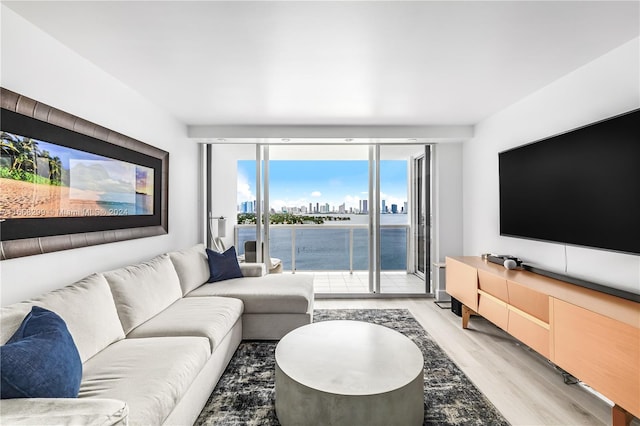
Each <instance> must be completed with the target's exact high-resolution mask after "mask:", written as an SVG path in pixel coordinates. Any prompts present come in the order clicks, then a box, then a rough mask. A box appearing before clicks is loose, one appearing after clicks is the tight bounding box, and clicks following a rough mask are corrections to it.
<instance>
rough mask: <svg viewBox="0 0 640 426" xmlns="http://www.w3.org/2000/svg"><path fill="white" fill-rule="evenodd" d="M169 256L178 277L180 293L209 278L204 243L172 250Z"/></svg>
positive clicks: (186, 291) (195, 286) (196, 286)
mask: <svg viewBox="0 0 640 426" xmlns="http://www.w3.org/2000/svg"><path fill="white" fill-rule="evenodd" d="M169 257H170V258H171V262H173V266H174V267H175V268H176V272H177V274H178V278H180V287H181V288H182V294H187V293H189V292H190V291H191V290H193V289H195V288H198V287H200V286H201V285H202V284H204V283H206V282H207V281H208V280H209V275H210V272H209V263H208V262H207V253H206V252H205V249H204V244H197V245H195V246H194V247H191V248H188V249H185V250H180V251H172V252H170V253H169Z"/></svg>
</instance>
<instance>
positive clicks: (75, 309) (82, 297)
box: [0, 274, 124, 363]
mask: <svg viewBox="0 0 640 426" xmlns="http://www.w3.org/2000/svg"><path fill="white" fill-rule="evenodd" d="M34 305H36V306H41V307H43V308H45V309H48V310H50V311H53V312H55V313H56V314H58V315H60V317H61V318H62V319H63V320H64V322H65V323H66V324H67V328H68V329H69V333H71V336H72V337H73V341H74V342H75V344H76V347H77V348H78V352H79V354H80V359H81V360H82V362H83V363H84V362H85V361H87V360H88V359H89V358H91V357H92V356H94V355H95V354H96V353H98V352H100V351H101V350H102V349H104V348H106V347H107V346H109V345H110V344H111V343H113V342H115V341H118V340H120V339H124V331H123V329H122V325H121V324H120V319H119V318H118V313H117V311H116V305H115V303H114V300H113V296H112V295H111V290H110V289H109V284H107V281H106V280H105V278H104V276H102V275H100V274H93V275H90V276H88V277H86V278H84V279H82V280H80V281H78V282H76V283H74V284H71V285H69V286H67V287H63V288H61V289H58V290H54V291H51V292H49V293H45V294H44V295H42V296H40V297H38V298H36V299H32V300H29V301H26V302H21V303H15V304H13V305H9V306H6V307H4V308H2V310H1V311H0V316H1V319H2V325H1V327H0V343H2V344H4V343H5V342H7V340H8V339H9V338H10V337H11V336H12V335H13V333H15V331H16V330H17V329H18V327H19V326H20V324H21V323H22V320H23V319H24V318H25V316H26V315H27V314H28V313H29V312H30V311H31V307H32V306H34Z"/></svg>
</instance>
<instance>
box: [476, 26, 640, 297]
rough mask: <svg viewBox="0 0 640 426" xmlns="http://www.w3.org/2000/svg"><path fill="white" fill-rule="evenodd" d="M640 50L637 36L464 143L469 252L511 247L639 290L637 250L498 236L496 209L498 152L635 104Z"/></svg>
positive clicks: (639, 92) (543, 262)
mask: <svg viewBox="0 0 640 426" xmlns="http://www.w3.org/2000/svg"><path fill="white" fill-rule="evenodd" d="M639 52H640V42H639V39H637V38H636V39H634V40H632V41H630V42H628V43H626V44H624V45H622V46H620V47H619V48H617V49H614V50H612V51H611V52H609V53H607V54H606V55H604V56H602V57H600V58H598V59H597V60H595V61H593V62H591V63H589V64H587V65H585V66H583V67H581V68H579V69H577V70H576V71H574V72H572V73H570V74H568V75H566V76H564V77H563V78H561V79H559V80H557V81H555V82H554V83H552V84H550V85H549V86H547V87H544V88H543V89H541V90H539V91H538V92H535V93H533V94H532V95H530V96H528V97H526V98H524V99H522V100H521V101H519V102H518V103H516V104H514V105H512V106H510V107H508V108H506V109H505V110H503V111H501V112H499V113H497V114H495V115H493V116H492V117H490V118H488V119H486V120H484V121H482V122H481V123H479V124H478V125H477V126H476V131H475V137H474V138H473V139H472V140H471V141H469V142H466V143H465V144H464V148H463V204H464V219H463V221H464V254H465V255H470V256H471V255H475V256H477V255H480V254H481V253H485V252H495V253H497V252H500V253H509V254H512V255H515V256H518V257H520V258H522V259H524V260H525V261H527V262H529V263H533V264H537V265H539V266H541V267H544V268H548V269H551V270H554V271H560V272H564V271H565V270H566V273H567V274H568V275H571V276H576V277H579V278H583V279H587V280H592V281H595V282H599V283H603V284H606V285H609V286H613V287H617V288H621V289H625V290H629V291H633V292H636V293H640V256H632V255H625V254H619V253H613V252H608V251H603V250H594V249H588V248H580V247H573V246H566V247H565V246H564V245H561V244H553V243H544V242H537V241H528V240H523V239H516V238H509V237H501V236H500V235H499V212H498V207H499V202H498V152H500V151H503V150H505V149H508V148H511V147H515V146H519V145H522V144H525V143H528V142H533V141H536V140H538V139H541V138H545V137H548V136H552V135H555V134H557V133H561V132H565V131H567V130H571V129H573V128H576V127H579V126H583V125H586V124H589V123H592V122H594V121H598V120H601V119H604V118H607V117H610V116H613V115H616V114H619V113H622V112H626V111H629V110H631V109H635V108H638V107H639V106H640V81H639V80H640V79H639V78H638V76H639V75H640V66H639V64H640V57H639ZM565 248H566V259H567V261H566V263H565Z"/></svg>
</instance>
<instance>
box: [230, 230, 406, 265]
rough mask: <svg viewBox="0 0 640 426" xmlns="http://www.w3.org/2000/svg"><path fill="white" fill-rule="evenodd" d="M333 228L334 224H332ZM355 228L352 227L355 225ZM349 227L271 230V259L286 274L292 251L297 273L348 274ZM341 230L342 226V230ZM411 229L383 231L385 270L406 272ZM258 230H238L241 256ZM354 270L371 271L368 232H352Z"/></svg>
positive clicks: (290, 262) (381, 242)
mask: <svg viewBox="0 0 640 426" xmlns="http://www.w3.org/2000/svg"><path fill="white" fill-rule="evenodd" d="M331 224H334V222H331ZM352 224H353V223H352ZM348 225H349V223H348V222H347V223H346V224H344V228H345V229H340V228H336V227H331V228H327V229H322V228H318V227H314V228H306V229H305V227H304V225H299V226H297V227H295V228H278V227H271V229H270V235H271V245H270V252H271V257H277V258H278V259H281V260H282V262H283V267H284V269H285V270H291V266H292V255H293V253H292V251H294V252H295V260H296V265H295V267H296V270H298V271H323V270H346V271H348V270H349V239H350V238H349V227H348ZM341 227H342V226H341ZM292 232H295V248H294V249H293V250H292V247H291V245H292ZM407 235H408V228H405V227H398V228H382V229H380V260H381V267H382V270H388V271H391V270H406V269H407ZM255 236H256V234H255V228H253V227H241V228H239V229H238V252H239V253H240V254H242V253H244V242H245V241H249V240H255V239H256V237H255ZM353 269H354V270H368V269H369V232H368V230H367V229H354V230H353Z"/></svg>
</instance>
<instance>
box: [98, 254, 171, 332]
mask: <svg viewBox="0 0 640 426" xmlns="http://www.w3.org/2000/svg"><path fill="white" fill-rule="evenodd" d="M104 276H105V278H106V279H107V282H108V283H109V286H110V287H111V293H112V294H113V299H114V300H115V302H116V309H117V310H118V316H119V317H120V322H121V323H122V328H123V329H124V332H125V334H128V333H129V332H130V331H131V330H133V329H134V328H136V327H137V326H139V325H140V324H142V323H143V322H145V321H147V320H148V319H150V318H152V317H154V316H156V315H157V314H159V313H160V312H162V311H163V310H165V309H166V308H167V307H168V306H169V305H171V304H172V303H173V302H175V301H176V300H178V299H180V298H181V297H182V290H181V288H180V280H179V278H178V274H177V273H176V270H175V268H174V267H173V263H171V260H170V259H169V255H168V254H163V255H161V256H158V257H155V258H153V259H151V260H149V261H148V262H144V263H139V264H137V265H132V266H127V267H125V268H120V269H116V270H115V271H109V272H105V273H104Z"/></svg>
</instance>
